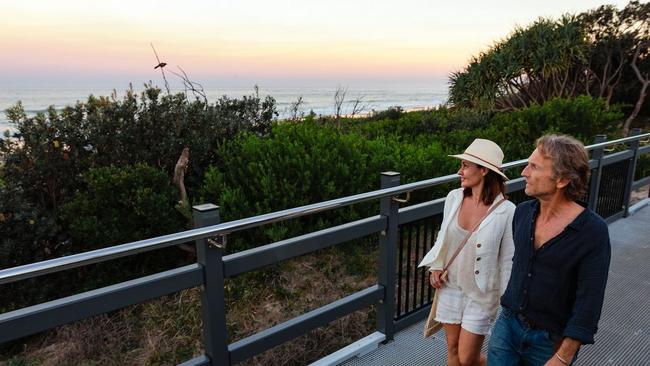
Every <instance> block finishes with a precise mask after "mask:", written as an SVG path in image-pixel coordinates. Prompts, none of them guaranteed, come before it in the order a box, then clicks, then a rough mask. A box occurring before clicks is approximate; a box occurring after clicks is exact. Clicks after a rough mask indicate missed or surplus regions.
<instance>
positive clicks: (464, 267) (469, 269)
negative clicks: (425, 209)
mask: <svg viewBox="0 0 650 366" xmlns="http://www.w3.org/2000/svg"><path fill="white" fill-rule="evenodd" d="M459 212H460V210H456V212H455V213H454V217H453V218H452V219H451V221H450V222H449V226H448V227H447V235H445V245H446V246H447V254H446V258H445V263H449V261H450V260H451V257H452V256H453V255H454V253H455V252H456V250H457V249H458V246H459V245H460V243H461V242H462V241H463V239H465V236H466V235H467V233H468V232H469V230H465V229H463V228H462V227H461V226H460V224H459V223H458V219H459V218H458V216H459V215H458V213H459ZM477 258H479V257H477V256H476V247H475V246H474V245H469V243H467V244H465V247H464V248H463V249H462V250H461V251H460V253H458V256H457V257H456V259H455V260H454V262H453V263H452V264H451V266H449V272H448V274H447V275H448V281H449V282H448V283H447V285H448V286H452V287H456V288H459V289H460V290H461V291H462V292H463V293H464V294H466V295H467V296H468V297H469V298H470V299H472V300H473V301H475V302H477V303H481V304H483V303H486V304H490V305H492V304H494V302H495V301H496V300H498V299H495V295H496V296H498V294H493V293H492V292H494V291H489V290H488V291H486V292H487V293H488V294H489V296H486V295H487V294H486V293H485V292H482V291H481V290H480V289H479V288H478V286H477V285H476V280H475V278H474V277H475V276H476V275H475V274H474V262H475V261H476V259H477ZM479 261H480V259H479Z"/></svg>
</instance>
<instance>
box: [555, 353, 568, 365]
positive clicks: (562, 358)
mask: <svg viewBox="0 0 650 366" xmlns="http://www.w3.org/2000/svg"><path fill="white" fill-rule="evenodd" d="M555 358H557V359H558V360H559V361H560V362H562V363H563V364H565V365H567V366H568V365H569V361H567V360H565V359H564V357H562V356H560V354H559V353H555Z"/></svg>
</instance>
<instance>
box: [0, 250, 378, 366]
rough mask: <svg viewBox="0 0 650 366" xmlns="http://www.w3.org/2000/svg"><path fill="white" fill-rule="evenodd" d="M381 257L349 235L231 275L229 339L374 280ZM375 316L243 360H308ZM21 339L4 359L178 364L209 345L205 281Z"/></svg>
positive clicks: (50, 363) (12, 365)
mask: <svg viewBox="0 0 650 366" xmlns="http://www.w3.org/2000/svg"><path fill="white" fill-rule="evenodd" d="M376 260H377V249H376V245H372V246H369V245H368V244H363V243H361V244H352V243H350V244H346V245H344V248H331V249H327V250H323V251H321V252H319V253H316V254H312V255H307V256H303V257H301V258H297V259H294V260H290V261H286V262H284V263H282V264H281V265H278V266H274V267H272V268H265V269H263V270H260V271H256V272H253V273H250V274H246V275H243V276H239V277H237V278H234V279H230V280H228V281H227V283H226V294H227V301H228V304H227V306H228V314H227V321H228V329H229V333H230V334H229V337H230V339H231V342H232V341H236V340H238V339H242V338H245V337H247V336H249V335H252V334H254V333H256V332H258V331H261V330H263V329H266V328H269V327H271V326H273V325H276V324H279V323H281V322H283V321H286V320H288V319H291V318H293V317H295V316H298V315H300V314H303V313H305V312H307V311H310V310H313V309H315V308H318V307H320V306H322V305H325V304H327V303H330V302H332V301H335V300H337V299H340V298H342V297H345V296H347V295H350V294H352V293H353V292H355V291H358V290H361V289H363V288H366V287H368V286H371V285H372V284H374V283H376V281H377V279H376ZM374 319H375V314H374V308H368V309H364V310H362V311H358V312H356V313H353V314H350V315H348V316H346V317H345V318H342V319H339V320H337V321H335V322H332V323H331V324H329V325H328V326H326V327H322V328H318V329H315V330H313V331H312V332H310V333H308V334H306V335H304V336H302V337H299V338H297V339H295V340H294V341H291V342H288V343H285V344H283V345H280V346H278V347H276V348H274V349H271V350H269V351H267V352H265V353H263V354H261V355H258V356H257V357H255V358H253V359H251V360H248V361H246V362H244V363H242V365H304V364H306V363H309V362H312V361H314V360H317V359H318V358H321V357H323V356H325V355H327V354H329V353H331V352H333V351H335V350H337V349H339V348H341V347H343V346H345V345H347V344H349V343H351V342H354V341H355V340H357V339H359V338H362V337H364V336H365V335H367V334H369V333H371V332H372V330H373V327H374ZM19 341H22V342H14V343H13V344H12V345H11V346H10V349H7V348H5V349H2V354H0V365H6V366H23V365H24V366H27V365H30V366H31V365H46V366H54V365H176V364H178V363H181V362H183V361H186V360H188V359H190V358H192V357H194V356H197V355H200V354H201V353H202V352H203V346H202V338H201V289H199V288H194V289H189V290H185V291H182V292H180V293H177V294H174V295H170V296H167V297H164V298H160V299H157V300H154V301H151V302H148V303H144V304H140V305H136V306H132V307H129V308H126V309H123V310H120V311H116V312H113V313H110V314H106V315H101V316H96V317H93V318H90V319H86V320H83V321H79V322H76V323H73V324H70V325H66V326H62V327H59V328H57V329H55V330H53V331H50V332H47V333H45V334H41V335H37V336H35V337H30V338H26V339H23V340H19Z"/></svg>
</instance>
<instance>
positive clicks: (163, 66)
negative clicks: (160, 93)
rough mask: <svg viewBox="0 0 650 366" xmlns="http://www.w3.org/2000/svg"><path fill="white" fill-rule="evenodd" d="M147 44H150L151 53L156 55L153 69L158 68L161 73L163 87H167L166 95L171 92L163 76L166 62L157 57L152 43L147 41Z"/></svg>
mask: <svg viewBox="0 0 650 366" xmlns="http://www.w3.org/2000/svg"><path fill="white" fill-rule="evenodd" d="M149 45H151V49H152V50H153V54H154V55H155V56H156V61H158V64H156V66H155V67H154V69H157V68H160V72H161V73H162V77H163V80H164V81H165V89H167V95H170V94H171V92H170V91H169V83H168V82H167V77H166V76H165V66H167V63H165V62H161V61H160V58H159V57H158V52H156V48H154V46H153V43H149Z"/></svg>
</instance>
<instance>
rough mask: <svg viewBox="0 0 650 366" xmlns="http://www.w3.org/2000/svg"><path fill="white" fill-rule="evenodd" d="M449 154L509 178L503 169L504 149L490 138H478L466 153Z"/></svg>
mask: <svg viewBox="0 0 650 366" xmlns="http://www.w3.org/2000/svg"><path fill="white" fill-rule="evenodd" d="M449 156H451V157H453V158H458V159H463V160H467V161H471V162H472V163H475V164H478V165H480V166H483V167H486V168H488V169H490V170H491V171H493V172H495V173H497V174H499V175H501V176H502V177H503V178H505V179H506V180H508V177H507V176H506V175H505V174H503V172H502V171H501V165H502V164H503V151H502V150H501V148H500V147H499V145H497V144H495V143H494V142H492V141H490V140H485V139H476V140H474V141H472V143H471V144H470V145H469V146H468V147H467V149H465V152H464V153H462V154H459V155H449Z"/></svg>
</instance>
